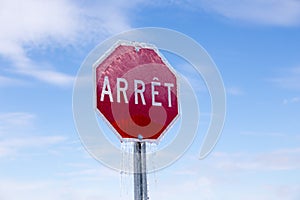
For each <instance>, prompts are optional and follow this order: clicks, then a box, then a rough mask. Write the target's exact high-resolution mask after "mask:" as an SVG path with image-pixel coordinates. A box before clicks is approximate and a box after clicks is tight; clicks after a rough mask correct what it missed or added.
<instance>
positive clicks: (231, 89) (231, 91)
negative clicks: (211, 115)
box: [226, 87, 244, 96]
mask: <svg viewBox="0 0 300 200" xmlns="http://www.w3.org/2000/svg"><path fill="white" fill-rule="evenodd" d="M226 92H227V93H228V94H230V95H233V96H240V95H243V94H244V91H243V90H242V89H241V88H239V87H228V88H226Z"/></svg>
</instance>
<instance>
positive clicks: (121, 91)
mask: <svg viewBox="0 0 300 200" xmlns="http://www.w3.org/2000/svg"><path fill="white" fill-rule="evenodd" d="M94 67H95V74H96V77H95V80H96V105H97V110H98V111H99V112H100V114H101V115H102V116H103V117H104V118H105V120H106V121H107V122H108V123H109V125H110V126H112V128H113V129H114V130H115V132H116V133H117V135H118V136H119V138H120V139H121V140H123V139H137V140H157V139H158V138H159V137H160V136H161V135H162V134H163V133H164V132H165V131H166V130H167V128H168V127H169V126H170V125H171V124H172V122H173V121H175V119H176V117H177V116H178V113H179V111H178V85H177V78H176V75H175V74H174V71H172V69H171V68H170V67H169V66H168V64H167V62H166V61H165V60H164V59H163V57H162V56H160V54H159V52H158V50H157V49H156V48H155V47H154V46H150V45H146V44H143V43H130V42H119V43H117V44H116V45H115V46H114V47H113V48H112V49H110V50H109V51H108V52H107V53H106V54H105V55H104V56H102V57H101V58H100V59H99V60H98V61H97V62H96V63H95V64H94Z"/></svg>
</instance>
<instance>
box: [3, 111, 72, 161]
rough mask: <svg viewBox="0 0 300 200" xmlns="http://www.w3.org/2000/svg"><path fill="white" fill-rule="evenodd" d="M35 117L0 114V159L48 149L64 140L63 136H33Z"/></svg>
mask: <svg viewBox="0 0 300 200" xmlns="http://www.w3.org/2000/svg"><path fill="white" fill-rule="evenodd" d="M35 119H36V116H35V115H34V114H31V113H23V112H11V113H1V114H0V157H11V156H17V155H18V153H20V152H24V151H25V150H29V149H36V148H43V147H49V146H51V145H56V144H59V143H61V142H64V141H65V140H66V138H65V137H63V136H41V135H36V134H34V132H35V131H34V130H35V124H34V121H35Z"/></svg>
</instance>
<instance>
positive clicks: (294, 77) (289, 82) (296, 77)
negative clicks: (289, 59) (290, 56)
mask: <svg viewBox="0 0 300 200" xmlns="http://www.w3.org/2000/svg"><path fill="white" fill-rule="evenodd" d="M269 81H271V82H273V83H275V84H276V85H277V86H279V87H281V88H284V89H289V90H300V67H295V68H289V69H288V70H285V71H284V72H283V75H282V76H281V77H277V78H272V79H269Z"/></svg>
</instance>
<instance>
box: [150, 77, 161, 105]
mask: <svg viewBox="0 0 300 200" xmlns="http://www.w3.org/2000/svg"><path fill="white" fill-rule="evenodd" d="M153 80H158V78H156V77H154V78H153ZM155 86H160V82H151V93H152V106H161V102H156V101H155V96H156V95H158V94H159V93H158V91H156V90H155Z"/></svg>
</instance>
